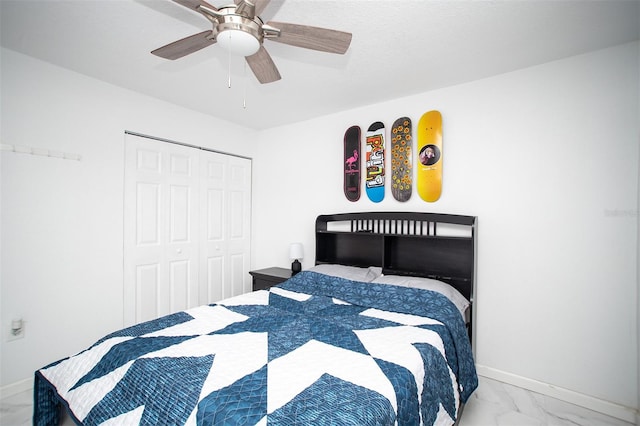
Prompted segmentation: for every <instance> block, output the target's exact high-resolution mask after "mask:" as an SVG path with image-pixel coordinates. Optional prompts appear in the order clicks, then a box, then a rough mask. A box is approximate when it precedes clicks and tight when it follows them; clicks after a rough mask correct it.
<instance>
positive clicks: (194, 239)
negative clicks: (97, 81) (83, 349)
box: [124, 133, 251, 326]
mask: <svg viewBox="0 0 640 426" xmlns="http://www.w3.org/2000/svg"><path fill="white" fill-rule="evenodd" d="M124 194H125V200H124V324H125V326H129V325H132V324H136V323H139V322H142V321H147V320H150V319H154V318H157V317H160V316H163V315H167V314H169V313H172V312H177V311H180V310H184V309H188V308H191V307H194V306H198V305H203V304H208V303H213V302H216V301H218V300H221V299H224V298H227V297H231V296H235V295H238V294H242V293H245V292H247V291H250V289H251V283H250V276H249V264H250V252H251V248H250V242H251V235H250V231H251V228H250V222H251V160H250V159H247V158H241V157H236V156H232V155H227V154H221V153H217V152H211V151H206V150H202V149H197V148H191V147H187V146H183V145H178V144H174V143H169V142H163V141H158V140H155V139H152V138H146V137H143V136H137V135H133V134H129V133H127V134H126V140H125V188H124Z"/></svg>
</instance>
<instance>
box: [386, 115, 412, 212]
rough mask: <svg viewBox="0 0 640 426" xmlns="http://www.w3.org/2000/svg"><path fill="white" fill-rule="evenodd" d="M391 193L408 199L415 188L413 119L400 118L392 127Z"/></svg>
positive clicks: (405, 199) (401, 198)
mask: <svg viewBox="0 0 640 426" xmlns="http://www.w3.org/2000/svg"><path fill="white" fill-rule="evenodd" d="M390 136H391V183H390V185H391V194H392V195H393V198H395V199H396V200H398V201H408V200H409V198H411V191H412V190H413V165H412V162H413V158H412V156H411V152H412V151H411V146H412V145H413V137H412V134H411V119H410V118H409V117H401V118H398V119H397V120H396V121H395V122H394V123H393V127H392V128H391V135H390Z"/></svg>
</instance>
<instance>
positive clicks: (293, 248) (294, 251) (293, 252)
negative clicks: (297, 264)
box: [289, 243, 304, 259]
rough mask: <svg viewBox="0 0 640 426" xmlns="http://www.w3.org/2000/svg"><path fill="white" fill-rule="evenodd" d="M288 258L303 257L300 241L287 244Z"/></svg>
mask: <svg viewBox="0 0 640 426" xmlns="http://www.w3.org/2000/svg"><path fill="white" fill-rule="evenodd" d="M289 258H290V259H303V258H304V248H303V246H302V243H291V245H290V246H289Z"/></svg>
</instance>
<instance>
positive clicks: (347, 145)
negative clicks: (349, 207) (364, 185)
mask: <svg viewBox="0 0 640 426" xmlns="http://www.w3.org/2000/svg"><path fill="white" fill-rule="evenodd" d="M342 164H343V168H344V195H345V196H346V197H347V200H349V201H358V200H359V199H360V127H358V126H351V127H349V128H348V129H347V131H346V132H345V134H344V162H343V163H342Z"/></svg>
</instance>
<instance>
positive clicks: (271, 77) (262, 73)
mask: <svg viewBox="0 0 640 426" xmlns="http://www.w3.org/2000/svg"><path fill="white" fill-rule="evenodd" d="M245 59H246V60H247V64H249V67H250V68H251V71H253V73H254V74H255V76H256V78H257V79H258V81H259V82H260V83H262V84H265V83H272V82H274V81H278V80H280V79H281V78H282V77H280V72H279V71H278V68H276V64H275V63H274V62H273V59H271V55H269V53H268V52H267V49H265V48H264V46H260V49H259V50H258V51H257V52H256V53H254V54H253V55H251V56H247V57H245Z"/></svg>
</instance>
